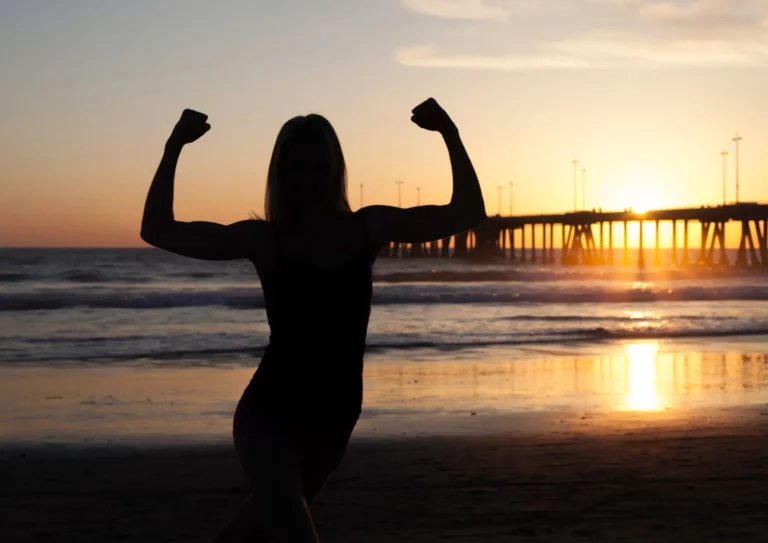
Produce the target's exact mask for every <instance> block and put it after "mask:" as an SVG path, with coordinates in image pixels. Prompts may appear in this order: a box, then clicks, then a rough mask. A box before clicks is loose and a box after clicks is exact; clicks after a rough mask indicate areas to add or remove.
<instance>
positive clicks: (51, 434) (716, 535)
mask: <svg viewBox="0 0 768 543" xmlns="http://www.w3.org/2000/svg"><path fill="white" fill-rule="evenodd" d="M765 344H766V342H765V338H763V337H758V338H751V339H750V338H735V339H730V340H725V339H723V340H721V341H719V342H718V343H711V342H710V343H705V342H698V343H697V342H693V341H691V340H686V341H677V342H663V343H658V342H628V343H613V342H607V343H603V344H585V345H582V346H580V347H578V348H576V347H574V346H570V347H569V348H568V349H565V348H563V347H562V346H560V347H558V346H554V345H551V346H546V347H541V348H539V349H528V350H526V351H510V350H509V349H486V350H473V351H462V353H461V354H460V356H458V355H457V356H453V357H452V358H448V357H446V356H445V355H444V354H441V353H435V352H432V351H428V350H427V351H418V350H415V351H409V352H406V353H400V355H399V356H398V358H394V357H391V356H389V355H386V354H384V355H371V356H370V357H369V360H368V366H367V369H366V378H365V387H366V396H365V402H364V410H363V415H362V417H361V419H360V421H359V423H358V426H357V428H356V430H355V434H354V435H353V438H352V442H351V444H350V448H349V452H348V455H347V457H346V459H345V460H344V462H343V464H342V466H341V467H340V469H339V470H338V472H336V474H335V475H334V476H333V478H332V479H331V480H330V482H329V483H328V485H327V487H326V488H325V489H324V491H323V492H322V493H321V495H320V497H319V498H318V500H317V502H316V503H315V504H313V507H312V509H313V513H314V515H315V517H316V520H317V524H318V530H319V532H320V534H321V537H322V539H323V541H329V542H359V541H373V542H395V541H425V542H428V541H466V542H475V541H478V542H479V541H498V542H508V541H509V542H514V541H529V542H532V541H556V542H559V541H605V542H613V541H630V542H635V541H648V542H651V541H653V542H659V541H670V542H673V541H674V542H680V541H692V542H694V541H695V542H701V541H712V542H720V541H740V542H741V541H765V540H766V537H768V513H767V512H766V511H768V493H767V492H765V486H766V483H768V439H767V438H768V386H766V385H767V384H768V371H767V370H768V365H767V364H766V357H765V355H764V354H763V353H762V350H763V347H764V345H765ZM251 372H252V368H250V367H242V366H239V365H237V364H230V363H221V364H214V365H210V366H205V367H202V366H200V364H199V363H189V364H187V363H184V362H183V361H177V362H174V363H165V364H163V365H158V364H156V363H153V362H151V361H150V362H142V361H136V362H134V363H132V364H126V363H125V362H123V363H121V364H118V365H114V366H112V365H105V364H101V365H94V366H89V365H87V364H86V365H83V364H76V363H73V364H69V365H59V366H55V367H54V366H50V365H45V364H42V365H29V364H25V365H24V366H23V367H22V366H18V367H13V366H6V367H3V368H0V398H2V401H0V415H2V416H1V417H0V419H1V420H0V435H2V436H3V438H2V440H0V458H1V459H2V460H1V461H0V510H2V512H3V522H2V523H1V526H2V528H1V532H2V533H0V540H1V541H3V542H6V541H7V542H10V543H26V542H43V541H45V542H49V541H62V542H64V541H67V542H68V541H79V542H85V543H87V542H94V543H95V542H99V543H102V542H106V541H128V542H137V543H138V542H188V543H193V542H195V543H198V542H199V543H203V542H206V541H210V539H211V537H212V536H213V534H214V533H215V532H216V530H217V529H218V528H219V527H220V526H221V525H222V523H223V522H225V520H226V519H227V518H228V517H229V516H230V515H231V514H232V513H233V512H234V511H235V510H236V508H237V507H238V504H239V503H240V502H241V501H242V500H244V499H245V497H246V496H247V492H248V491H247V488H246V486H245V482H244V479H243V477H242V475H241V472H240V467H239V465H238V463H237V461H236V458H235V455H234V450H233V449H232V446H231V443H230V437H231V415H232V410H233V409H234V404H235V402H236V400H237V398H238V397H239V393H240V391H241V389H242V387H243V386H244V383H245V382H247V378H248V376H249V375H250V373H251Z"/></svg>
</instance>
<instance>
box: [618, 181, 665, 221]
mask: <svg viewBox="0 0 768 543" xmlns="http://www.w3.org/2000/svg"><path fill="white" fill-rule="evenodd" d="M621 200H622V201H623V202H626V206H627V207H629V208H631V209H632V211H634V212H636V213H645V212H646V211H650V210H653V209H661V208H663V207H665V205H664V198H663V196H662V194H661V192H660V191H659V190H658V189H657V188H656V187H653V186H648V185H646V184H643V183H642V181H639V180H638V181H637V182H635V183H633V184H632V185H631V186H628V187H627V188H626V189H624V190H623V191H622V196H621Z"/></svg>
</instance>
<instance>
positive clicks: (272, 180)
mask: <svg viewBox="0 0 768 543" xmlns="http://www.w3.org/2000/svg"><path fill="white" fill-rule="evenodd" d="M307 168H311V171H310V172H309V174H308V173H307ZM297 172H301V174H297ZM310 208H313V209H315V210H317V209H320V210H321V211H322V212H327V213H329V214H334V213H340V212H350V211H351V209H350V207H349V202H348V200H347V167H346V163H345V161H344V154H343V153H342V151H341V143H340V142H339V138H338V136H337V135H336V131H335V130H334V129H333V127H332V126H331V123H330V122H328V120H327V119H326V118H325V117H323V116H322V115H317V114H310V115H302V116H298V117H294V118H292V119H290V120H289V121H288V122H286V123H285V124H284V125H283V127H282V128H281V129H280V132H279V134H278V135H277V140H276V141H275V147H274V149H273V151H272V158H271V160H270V162H269V171H268V173H267V189H266V193H265V195H264V213H265V218H266V220H268V221H270V222H275V223H279V224H281V225H285V224H295V223H296V222H299V221H300V220H301V219H302V216H303V215H304V214H305V213H306V212H307V210H308V209H310Z"/></svg>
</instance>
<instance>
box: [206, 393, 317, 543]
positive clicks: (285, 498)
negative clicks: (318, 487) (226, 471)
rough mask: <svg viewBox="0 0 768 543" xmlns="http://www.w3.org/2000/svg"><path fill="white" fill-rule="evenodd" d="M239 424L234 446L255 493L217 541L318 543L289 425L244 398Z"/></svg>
mask: <svg viewBox="0 0 768 543" xmlns="http://www.w3.org/2000/svg"><path fill="white" fill-rule="evenodd" d="M234 427H235V428H234V438H235V449H236V450H237V455H238V458H239V459H240V464H241V465H242V467H243V471H244V472H245V476H246V478H247V480H248V484H249V486H250V488H251V492H252V494H251V497H250V498H249V499H248V501H247V502H246V503H245V505H244V506H243V507H242V509H241V510H240V512H239V513H238V514H237V515H236V516H235V518H234V519H232V521H231V522H230V523H229V524H228V525H227V527H225V528H224V530H222V532H221V533H220V535H219V538H218V539H216V542H217V543H224V542H229V541H253V542H254V543H256V542H261V541H265V542H266V541H273V542H274V543H283V542H286V543H288V542H290V543H319V539H318V537H317V533H316V532H315V527H314V524H313V522H312V517H311V516H310V514H309V509H308V508H307V502H306V501H305V499H304V496H303V484H302V473H301V462H300V458H299V451H298V449H297V443H296V441H295V440H294V438H293V435H292V433H291V431H290V429H287V428H285V427H284V426H283V425H281V424H279V423H277V422H276V421H274V420H272V419H271V418H269V417H268V416H266V415H265V414H263V413H261V412H260V411H259V410H258V409H257V408H254V407H253V406H251V405H248V404H247V402H244V401H242V400H241V401H240V404H238V407H237V411H236V413H235V424H234Z"/></svg>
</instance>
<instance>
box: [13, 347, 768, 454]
mask: <svg viewBox="0 0 768 543" xmlns="http://www.w3.org/2000/svg"><path fill="white" fill-rule="evenodd" d="M766 345H768V338H766V337H765V336H759V337H753V338H750V339H746V338H743V337H740V338H731V339H729V340H728V341H723V342H712V341H710V342H690V341H685V342H682V341H676V342H647V341H645V342H603V343H589V344H586V345H584V346H582V347H581V348H579V349H576V350H574V349H572V348H571V347H572V346H571V345H558V344H549V345H547V346H546V347H545V348H542V349H534V350H529V351H528V352H527V353H526V354H525V356H522V355H521V353H520V351H519V350H518V349H509V348H485V349H467V350H464V351H461V352H458V353H457V352H453V353H450V355H446V353H442V352H439V351H435V350H429V349H422V350H413V351H409V352H408V353H402V352H401V353H398V354H399V355H401V356H398V357H397V358H395V357H393V356H391V354H390V355H385V354H381V355H371V356H368V357H366V369H365V371H364V402H363V412H362V415H361V418H360V421H359V422H358V426H357V430H356V437H357V438H366V437H372V438H376V437H382V436H383V437H397V436H400V435H403V432H405V433H406V434H407V435H424V436H429V435H452V436H456V435H478V434H492V433H499V432H503V431H504V430H505V425H506V424H508V422H509V421H513V420H514V421H515V422H514V424H515V425H516V426H517V427H518V428H519V430H520V431H528V430H526V429H527V428H530V429H532V430H535V429H536V428H537V427H541V428H544V429H548V428H550V427H551V426H552V425H555V426H556V425H557V424H560V422H559V421H560V420H569V421H580V420H581V419H580V417H589V418H590V419H591V420H592V424H591V426H590V428H591V430H590V431H594V429H595V428H596V426H595V423H596V422H600V423H601V424H604V425H606V427H609V426H610V425H611V424H613V423H614V422H616V421H622V420H635V419H637V420H641V421H643V420H647V421H662V422H664V421H673V420H675V419H676V418H677V419H679V420H683V419H685V418H687V419H688V420H697V419H698V418H700V417H701V415H702V414H703V413H713V414H714V415H715V416H716V417H717V416H719V414H720V413H726V412H728V411H732V412H734V413H738V412H739V410H743V413H744V414H745V415H746V414H747V412H750V411H751V410H755V409H760V408H762V407H763V406H764V405H766V404H768V356H767V355H766V352H768V351H767V350H766ZM574 351H575V352H574ZM256 363H257V361H254V364H253V365H249V366H245V367H243V366H240V365H239V364H237V363H232V362H231V361H230V363H228V364H226V365H225V364H210V365H206V366H200V365H197V364H196V363H195V362H190V361H184V363H179V364H156V363H150V364H147V363H146V361H133V362H132V363H129V364H103V365H97V364H94V365H86V366H84V365H82V364H73V365H28V364H13V365H9V366H5V367H0V436H3V437H2V438H0V449H3V448H7V447H11V446H13V445H14V444H21V443H24V444H26V446H29V445H30V444H34V443H38V444H41V445H44V446H46V447H51V448H56V447H73V446H77V445H88V444H103V445H107V444H109V445H116V444H121V443H122V444H131V443H141V442H142V441H148V442H150V441H151V442H156V441H158V440H157V439H156V438H157V436H161V437H162V438H163V439H160V440H159V441H162V442H179V443H184V444H193V443H196V442H197V443H201V442H216V443H222V442H227V441H228V440H229V439H230V436H231V422H232V414H233V412H234V408H235V405H236V403H237V401H238V400H239V398H240V395H241V393H242V390H243V388H244V387H245V385H246V383H247V382H248V380H249V379H250V377H251V375H252V373H253V371H254V370H255V367H256ZM585 420H586V419H585Z"/></svg>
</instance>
